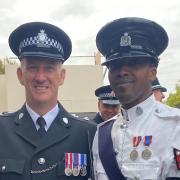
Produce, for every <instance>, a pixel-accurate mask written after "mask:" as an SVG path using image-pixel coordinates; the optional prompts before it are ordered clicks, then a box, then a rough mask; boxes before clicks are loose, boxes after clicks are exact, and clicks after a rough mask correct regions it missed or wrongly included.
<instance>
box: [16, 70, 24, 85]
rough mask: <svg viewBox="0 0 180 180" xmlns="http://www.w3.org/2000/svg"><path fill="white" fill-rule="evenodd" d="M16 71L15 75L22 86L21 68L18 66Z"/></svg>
mask: <svg viewBox="0 0 180 180" xmlns="http://www.w3.org/2000/svg"><path fill="white" fill-rule="evenodd" d="M16 73H17V77H18V80H19V82H20V83H21V85H23V86H24V81H23V75H22V68H21V67H18V68H17V72H16Z"/></svg>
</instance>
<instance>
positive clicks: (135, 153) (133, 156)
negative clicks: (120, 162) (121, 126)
mask: <svg viewBox="0 0 180 180" xmlns="http://www.w3.org/2000/svg"><path fill="white" fill-rule="evenodd" d="M137 158H138V152H137V151H136V150H135V149H134V150H132V151H131V153H130V159H131V160H132V161H135V160H136V159H137Z"/></svg>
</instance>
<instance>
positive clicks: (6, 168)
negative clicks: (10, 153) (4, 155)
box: [0, 159, 25, 180]
mask: <svg viewBox="0 0 180 180" xmlns="http://www.w3.org/2000/svg"><path fill="white" fill-rule="evenodd" d="M24 165H25V160H17V159H0V179H1V178H2V179H3V180H16V179H21V178H22V174H23V170H24Z"/></svg>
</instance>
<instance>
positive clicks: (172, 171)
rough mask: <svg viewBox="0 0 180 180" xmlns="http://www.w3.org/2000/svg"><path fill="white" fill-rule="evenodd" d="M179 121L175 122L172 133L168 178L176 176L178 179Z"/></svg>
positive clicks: (179, 160)
mask: <svg viewBox="0 0 180 180" xmlns="http://www.w3.org/2000/svg"><path fill="white" fill-rule="evenodd" d="M179 135H180V121H178V122H177V126H176V128H175V130H174V133H173V134H172V147H171V152H170V156H169V157H172V158H171V160H170V161H169V163H170V164H169V171H168V178H170V179H171V178H176V179H179V180H180V138H179Z"/></svg>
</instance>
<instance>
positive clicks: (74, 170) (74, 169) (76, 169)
mask: <svg viewBox="0 0 180 180" xmlns="http://www.w3.org/2000/svg"><path fill="white" fill-rule="evenodd" d="M79 172H80V170H79V168H78V167H74V168H73V172H72V173H73V176H78V175H79Z"/></svg>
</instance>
